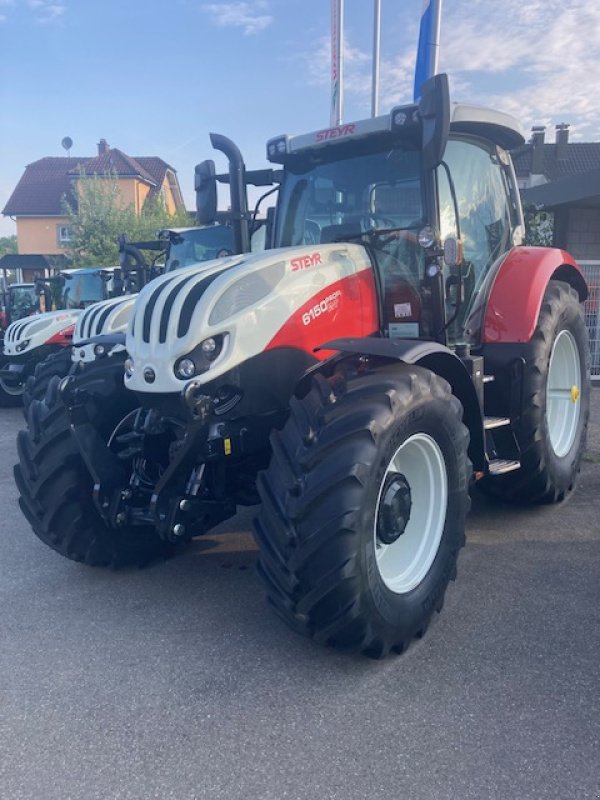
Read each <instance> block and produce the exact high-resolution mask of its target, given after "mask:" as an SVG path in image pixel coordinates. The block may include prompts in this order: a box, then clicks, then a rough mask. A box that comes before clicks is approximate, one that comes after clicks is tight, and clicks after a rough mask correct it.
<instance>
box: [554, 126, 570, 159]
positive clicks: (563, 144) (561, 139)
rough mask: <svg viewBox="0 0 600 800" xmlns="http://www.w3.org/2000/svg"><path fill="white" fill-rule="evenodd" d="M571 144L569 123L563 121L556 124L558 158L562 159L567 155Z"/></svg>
mask: <svg viewBox="0 0 600 800" xmlns="http://www.w3.org/2000/svg"><path fill="white" fill-rule="evenodd" d="M568 146H569V123H568V122H561V123H560V125H557V126H556V160H557V161H562V160H564V159H565V158H566V157H567V147H568Z"/></svg>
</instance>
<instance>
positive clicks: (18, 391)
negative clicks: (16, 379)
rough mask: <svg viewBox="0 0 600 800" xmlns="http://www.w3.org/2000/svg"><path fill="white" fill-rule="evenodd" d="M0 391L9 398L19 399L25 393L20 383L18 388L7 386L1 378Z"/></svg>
mask: <svg viewBox="0 0 600 800" xmlns="http://www.w3.org/2000/svg"><path fill="white" fill-rule="evenodd" d="M0 389H2V391H3V392H4V393H5V394H8V395H10V396H11V397H20V396H21V395H22V394H23V392H24V391H25V386H24V385H23V384H22V383H20V384H19V385H18V386H9V385H8V384H7V383H5V382H4V381H3V380H2V378H0Z"/></svg>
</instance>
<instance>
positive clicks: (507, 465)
mask: <svg viewBox="0 0 600 800" xmlns="http://www.w3.org/2000/svg"><path fill="white" fill-rule="evenodd" d="M520 466H521V462H520V461H513V460H512V459H509V458H493V459H492V460H491V461H490V462H489V464H488V468H489V473H490V475H504V474H505V473H507V472H513V470H515V469H519V468H520Z"/></svg>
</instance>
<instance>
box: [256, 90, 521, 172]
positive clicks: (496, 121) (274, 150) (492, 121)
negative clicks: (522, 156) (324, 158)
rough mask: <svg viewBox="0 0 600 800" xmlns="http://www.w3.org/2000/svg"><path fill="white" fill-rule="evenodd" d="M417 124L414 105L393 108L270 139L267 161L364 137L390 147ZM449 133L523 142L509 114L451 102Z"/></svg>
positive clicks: (506, 142) (510, 143) (503, 143)
mask: <svg viewBox="0 0 600 800" xmlns="http://www.w3.org/2000/svg"><path fill="white" fill-rule="evenodd" d="M419 122H420V117H419V106H418V105H415V104H411V105H406V106H396V107H395V108H392V110H391V111H390V112H389V113H388V114H382V115H380V116H378V117H371V118H369V119H363V120H358V121H357V122H346V123H342V124H340V125H338V126H336V127H334V128H324V129H322V130H319V131H313V132H312V133H305V134H300V135H297V136H289V135H284V136H278V137H276V138H275V139H270V140H269V141H268V142H267V158H268V159H269V160H270V161H274V162H279V163H281V162H282V161H284V160H285V159H286V156H288V155H295V154H299V153H301V152H302V151H308V150H312V149H317V148H318V149H321V148H324V147H331V146H336V145H341V144H342V143H350V142H352V141H353V140H356V141H359V140H364V139H366V138H367V137H372V138H378V139H379V140H380V141H381V142H382V143H383V142H386V141H387V140H389V142H390V144H391V142H392V141H395V140H396V139H398V138H400V137H402V136H403V134H404V135H405V136H406V135H407V134H411V133H412V135H413V136H414V134H415V131H416V130H418V128H417V126H418V124H419ZM450 131H451V132H456V133H465V134H471V135H473V136H479V137H481V138H483V139H487V140H488V141H491V142H493V143H494V144H497V145H499V146H500V147H504V148H506V149H507V150H510V149H512V148H514V147H517V146H518V145H521V144H524V142H525V137H524V135H523V130H522V128H521V124H520V123H519V121H518V120H517V119H516V118H515V117H513V116H512V115H511V114H506V113H504V112H503V111H495V110H493V109H489V108H484V107H482V106H476V105H471V104H468V103H451V105H450Z"/></svg>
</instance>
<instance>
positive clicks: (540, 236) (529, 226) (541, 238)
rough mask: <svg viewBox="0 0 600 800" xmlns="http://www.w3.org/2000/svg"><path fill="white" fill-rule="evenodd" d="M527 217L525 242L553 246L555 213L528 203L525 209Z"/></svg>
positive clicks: (524, 213)
mask: <svg viewBox="0 0 600 800" xmlns="http://www.w3.org/2000/svg"><path fill="white" fill-rule="evenodd" d="M523 216H524V218H525V244H529V245H539V246H541V247H552V241H553V236H554V214H553V213H552V212H551V211H544V209H543V207H542V206H536V205H528V206H525V208H524V209H523Z"/></svg>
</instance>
